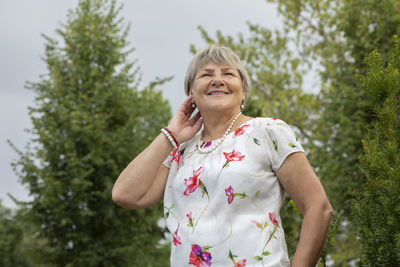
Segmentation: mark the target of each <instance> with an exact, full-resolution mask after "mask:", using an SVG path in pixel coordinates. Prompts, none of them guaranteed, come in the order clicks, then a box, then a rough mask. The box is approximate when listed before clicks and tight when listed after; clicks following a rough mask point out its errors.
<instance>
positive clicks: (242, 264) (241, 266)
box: [233, 259, 247, 267]
mask: <svg viewBox="0 0 400 267" xmlns="http://www.w3.org/2000/svg"><path fill="white" fill-rule="evenodd" d="M246 261H247V260H246V259H243V260H240V261H238V262H236V263H235V262H234V263H233V264H234V265H233V266H235V267H245V266H246Z"/></svg>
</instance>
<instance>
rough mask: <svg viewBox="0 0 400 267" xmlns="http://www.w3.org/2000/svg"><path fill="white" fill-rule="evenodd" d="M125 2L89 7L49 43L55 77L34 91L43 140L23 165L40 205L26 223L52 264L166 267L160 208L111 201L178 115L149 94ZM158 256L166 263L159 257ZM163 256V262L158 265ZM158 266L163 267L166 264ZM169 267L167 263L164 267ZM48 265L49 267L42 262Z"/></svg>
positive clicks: (36, 128) (90, 2)
mask: <svg viewBox="0 0 400 267" xmlns="http://www.w3.org/2000/svg"><path fill="white" fill-rule="evenodd" d="M120 8H121V7H116V4H115V1H107V0H81V1H79V3H78V6H77V8H76V9H74V10H71V11H70V12H69V14H68V20H67V22H66V24H64V25H62V27H61V28H60V29H58V30H57V33H58V36H59V39H61V44H60V43H59V42H57V41H56V39H53V38H50V37H48V36H44V37H45V39H46V45H45V48H46V50H45V56H44V61H45V62H46V64H47V68H48V74H47V75H43V76H42V77H41V80H40V81H39V82H36V83H28V85H27V87H28V88H29V89H30V90H32V91H33V92H34V93H35V105H33V106H32V107H30V112H29V114H30V117H31V121H32V123H33V128H32V129H31V130H30V133H31V134H32V136H33V138H32V140H31V142H30V143H29V145H28V146H27V149H26V151H25V152H22V151H19V150H18V149H16V150H17V152H18V153H19V155H20V158H19V160H18V161H16V162H15V163H14V167H15V169H16V171H17V173H18V174H19V176H20V179H21V181H22V183H23V184H25V185H27V187H28V189H29V192H30V195H31V197H32V201H28V202H25V203H19V204H20V205H21V207H22V213H23V216H24V217H23V218H24V220H26V221H27V222H30V223H32V225H33V227H34V230H33V232H34V234H35V235H36V236H37V237H38V238H41V239H42V240H44V241H45V246H46V249H42V251H40V254H41V256H40V257H39V259H40V260H41V263H43V264H49V265H50V266H53V265H54V266H164V264H163V263H162V262H168V251H167V250H165V249H162V246H161V245H159V241H160V239H161V238H162V233H161V231H160V229H159V227H158V226H157V224H156V223H157V220H158V219H159V217H160V215H161V214H162V213H161V211H160V206H158V207H156V208H154V209H147V210H140V211H130V210H126V209H122V208H120V207H118V206H116V205H115V204H114V203H113V202H112V200H111V188H112V185H113V183H114V181H115V179H116V178H117V177H118V175H119V173H120V172H121V170H122V169H123V168H124V167H125V166H126V165H127V164H128V163H129V161H130V160H132V158H133V157H135V156H136V155H137V154H138V153H139V152H140V151H142V150H143V149H144V148H145V147H146V146H147V145H148V143H149V142H150V141H151V140H152V139H153V138H154V137H155V136H156V135H157V134H158V131H159V129H160V128H161V126H162V125H165V124H166V123H167V121H168V119H169V117H170V109H169V105H168V103H167V102H166V100H164V99H163V97H162V95H161V93H160V92H158V91H157V90H155V88H154V87H155V86H158V85H161V84H162V83H163V82H165V81H167V80H168V79H162V80H160V79H158V80H156V81H155V82H152V83H151V84H150V85H149V86H148V87H146V88H144V89H143V90H139V89H138V86H139V81H140V70H139V68H138V67H137V66H136V63H135V62H129V61H128V55H129V54H130V52H132V49H131V50H129V49H128V43H127V41H126V36H127V34H128V30H129V27H125V26H124V23H123V20H122V19H121V18H119V11H120ZM156 252H159V253H161V255H162V256H159V257H157V256H156V254H157V253H156ZM156 258H157V261H156V260H155V259H156ZM157 262H158V263H157ZM160 262H161V265H157V264H160ZM37 264H39V263H37Z"/></svg>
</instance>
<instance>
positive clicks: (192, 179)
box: [183, 167, 203, 196]
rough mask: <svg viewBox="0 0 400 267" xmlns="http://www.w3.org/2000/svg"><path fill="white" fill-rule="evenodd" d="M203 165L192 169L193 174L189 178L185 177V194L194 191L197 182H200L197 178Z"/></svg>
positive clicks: (197, 185)
mask: <svg viewBox="0 0 400 267" xmlns="http://www.w3.org/2000/svg"><path fill="white" fill-rule="evenodd" d="M202 170H203V167H200V168H198V169H197V170H195V171H193V176H191V177H189V179H185V185H186V186H187V187H186V190H185V192H183V194H184V195H185V196H188V195H189V194H190V193H193V192H194V191H196V189H197V187H199V183H200V182H201V181H200V179H199V176H200V174H201V173H202Z"/></svg>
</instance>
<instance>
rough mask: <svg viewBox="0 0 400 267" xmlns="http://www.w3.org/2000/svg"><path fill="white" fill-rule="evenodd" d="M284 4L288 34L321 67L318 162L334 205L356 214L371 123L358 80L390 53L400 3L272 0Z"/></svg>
mask: <svg viewBox="0 0 400 267" xmlns="http://www.w3.org/2000/svg"><path fill="white" fill-rule="evenodd" d="M268 2H275V3H277V4H278V10H279V12H280V14H281V15H282V16H283V18H284V22H285V31H286V32H287V33H288V35H290V36H294V37H293V38H292V40H293V42H294V43H295V46H294V47H296V48H298V54H300V55H302V61H301V62H305V63H306V64H314V65H318V67H317V70H318V72H319V76H320V78H321V82H322V84H321V85H322V86H321V94H320V101H321V103H320V104H321V106H320V108H321V110H320V111H321V119H320V120H317V121H316V123H318V127H317V128H318V131H315V132H314V134H313V137H312V140H313V142H314V145H313V149H315V153H314V155H315V157H313V163H314V165H315V166H318V173H319V174H320V177H321V178H322V179H323V182H324V185H326V187H327V189H328V195H329V197H330V200H331V201H332V202H333V206H334V207H335V209H336V210H337V211H339V212H343V213H344V216H346V217H347V218H348V217H349V215H350V207H351V204H352V199H354V196H355V193H354V192H355V190H354V189H356V188H359V186H361V185H362V184H363V182H364V181H363V178H362V175H361V173H360V171H359V168H358V158H359V156H360V155H361V153H362V144H361V139H362V137H363V132H364V131H365V130H366V126H367V125H368V124H369V122H370V121H371V116H370V113H369V110H368V107H367V106H366V105H365V99H366V96H365V92H364V90H363V88H362V87H361V86H360V84H359V82H358V79H357V78H356V76H357V75H358V74H363V73H365V72H366V65H365V63H364V58H366V57H367V56H368V55H369V53H371V52H372V51H373V50H375V49H377V50H379V51H381V52H383V53H386V52H387V51H388V48H389V44H390V40H391V38H392V36H393V35H394V34H396V33H397V32H399V30H400V3H399V2H398V1H396V0H383V1H373V0H340V1H333V0H322V1H319V0H318V1H317V0H305V1H300V0H268Z"/></svg>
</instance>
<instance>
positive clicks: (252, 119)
mask: <svg viewBox="0 0 400 267" xmlns="http://www.w3.org/2000/svg"><path fill="white" fill-rule="evenodd" d="M258 118H260V117H255V118H251V119H250V120H247V121H245V122H243V123H242V124H240V125H239V126H238V127H236V128H235V129H234V130H232V131H231V132H230V133H229V134H228V135H227V136H226V138H228V137H230V135H232V133H234V132H235V131H236V130H237V129H239V128H240V127H242V126H243V125H245V124H248V123H249V124H251V123H253V121H255V120H256V119H258ZM202 131H203V129H201V131H199V133H198V136H199V137H198V139H201V132H202ZM221 138H222V137H220V138H217V139H213V140H210V141H207V142H206V141H202V140H200V142H202V146H203V145H204V143H209V142H210V144H212V143H213V142H215V141H218V140H219V139H221ZM196 140H197V139H196Z"/></svg>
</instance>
